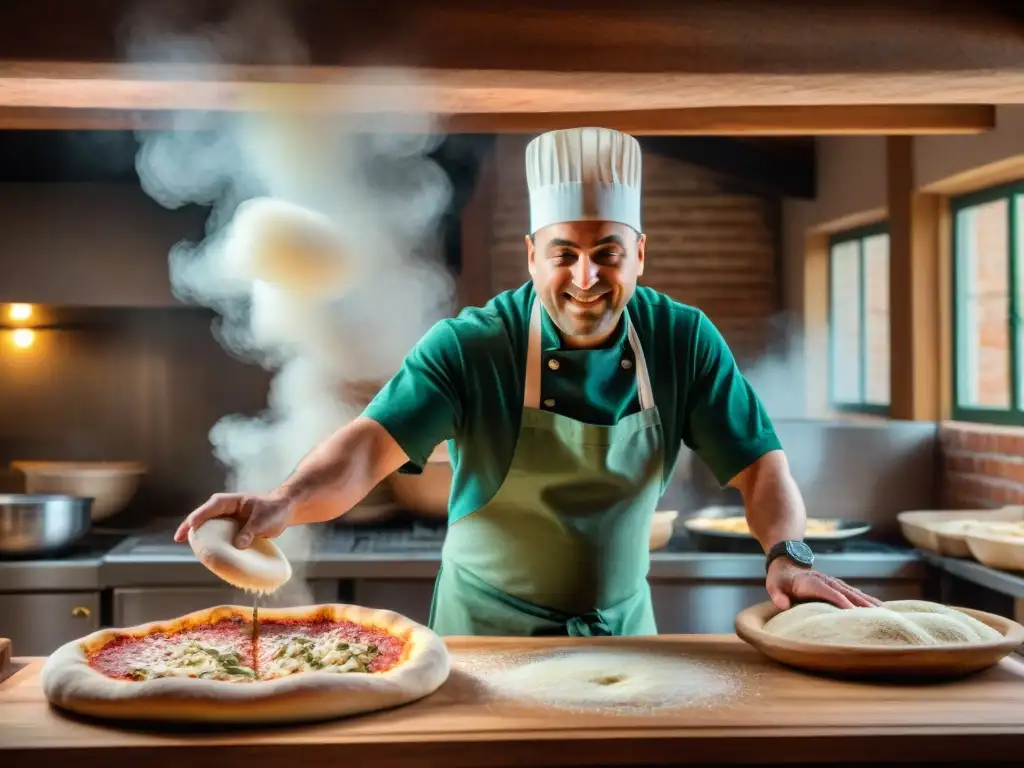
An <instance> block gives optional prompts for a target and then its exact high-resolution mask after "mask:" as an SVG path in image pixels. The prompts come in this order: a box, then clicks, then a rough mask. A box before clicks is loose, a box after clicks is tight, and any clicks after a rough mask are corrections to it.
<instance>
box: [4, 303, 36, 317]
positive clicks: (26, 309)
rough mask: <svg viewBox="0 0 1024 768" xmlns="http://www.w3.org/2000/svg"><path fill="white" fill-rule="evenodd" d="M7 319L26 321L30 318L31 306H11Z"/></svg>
mask: <svg viewBox="0 0 1024 768" xmlns="http://www.w3.org/2000/svg"><path fill="white" fill-rule="evenodd" d="M7 315H8V317H10V318H11V320H15V321H17V320H28V319H29V318H30V317H32V305H31V304H11V308H10V309H9V310H8V311H7Z"/></svg>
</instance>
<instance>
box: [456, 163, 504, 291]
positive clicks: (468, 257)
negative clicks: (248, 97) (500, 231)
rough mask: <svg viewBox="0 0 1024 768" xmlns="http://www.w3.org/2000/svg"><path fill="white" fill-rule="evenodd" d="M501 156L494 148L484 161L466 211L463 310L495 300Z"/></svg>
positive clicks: (460, 283) (464, 224) (460, 276)
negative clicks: (494, 231)
mask: <svg viewBox="0 0 1024 768" xmlns="http://www.w3.org/2000/svg"><path fill="white" fill-rule="evenodd" d="M497 154H498V153H497V151H496V149H495V148H494V147H492V148H491V150H490V151H489V152H488V153H487V155H486V156H485V157H484V158H483V159H482V160H481V161H480V171H479V173H478V175H477V180H476V186H475V187H474V188H473V195H472V196H471V197H470V198H469V200H468V201H467V202H466V205H465V207H463V209H462V271H461V274H460V275H459V303H460V304H461V306H462V307H481V306H483V305H484V304H486V303H487V301H488V300H489V299H490V298H491V240H492V237H491V230H492V225H493V218H494V204H495V199H496V197H497V194H498V172H497V171H498V169H497ZM460 309H461V307H460Z"/></svg>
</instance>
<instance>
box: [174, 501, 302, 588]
mask: <svg viewBox="0 0 1024 768" xmlns="http://www.w3.org/2000/svg"><path fill="white" fill-rule="evenodd" d="M239 528H241V524H240V523H239V522H238V521H237V520H236V519H234V518H231V517H215V518H213V519H212V520H207V521H206V522H205V523H203V524H202V525H200V526H199V527H198V528H193V529H191V530H190V531H189V532H188V543H189V544H191V545H192V551H193V552H195V553H196V557H198V558H199V562H201V563H202V564H203V565H205V566H206V567H207V568H209V569H210V570H211V571H213V572H214V573H215V574H217V576H219V577H220V578H222V579H223V580H224V581H226V582H228V584H232V585H233V586H236V587H238V588H239V589H244V590H247V591H250V592H260V593H269V592H273V591H274V590H276V589H277V588H278V587H280V586H281V585H282V584H284V583H285V582H287V581H288V579H290V578H291V577H292V566H291V564H290V563H289V562H288V559H287V558H286V557H285V556H284V553H283V552H281V550H280V549H279V548H278V546H277V544H275V543H274V542H273V541H271V540H270V539H265V538H261V537H256V538H255V539H253V542H252V544H250V545H249V547H248V548H247V549H239V548H238V547H236V546H235V544H234V539H235V534H237V533H238V530H239Z"/></svg>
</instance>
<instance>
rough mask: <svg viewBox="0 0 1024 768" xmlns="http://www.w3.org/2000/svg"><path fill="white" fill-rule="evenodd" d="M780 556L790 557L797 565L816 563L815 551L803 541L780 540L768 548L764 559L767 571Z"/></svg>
mask: <svg viewBox="0 0 1024 768" xmlns="http://www.w3.org/2000/svg"><path fill="white" fill-rule="evenodd" d="M780 557H788V558H789V559H790V560H792V561H793V562H794V563H796V564H797V565H799V566H801V567H803V568H810V567H811V566H812V565H814V552H812V551H811V548H810V547H809V546H807V544H805V543H804V542H802V541H797V540H795V539H790V540H787V541H780V542H779V543H778V544H776V545H774V546H773V547H772V548H771V549H769V550H768V554H767V555H766V556H765V559H764V569H765V571H767V570H768V569H769V568H770V567H771V564H772V563H773V562H775V560H777V559H778V558H780Z"/></svg>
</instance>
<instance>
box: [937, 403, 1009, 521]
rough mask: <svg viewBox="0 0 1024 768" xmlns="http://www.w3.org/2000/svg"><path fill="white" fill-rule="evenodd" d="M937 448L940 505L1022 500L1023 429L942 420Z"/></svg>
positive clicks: (979, 505) (981, 505) (982, 505)
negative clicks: (939, 470) (939, 469)
mask: <svg viewBox="0 0 1024 768" xmlns="http://www.w3.org/2000/svg"><path fill="white" fill-rule="evenodd" d="M939 451H940V457H939V458H940V466H941V468H942V471H941V472H940V473H939V475H940V478H941V483H942V487H941V489H940V491H941V506H942V507H943V508H951V509H971V508H974V509H985V508H991V507H1001V506H1003V505H1005V504H1024V429H1021V428H1016V427H995V426H992V425H990V424H967V423H963V422H945V423H943V424H941V425H940V426H939Z"/></svg>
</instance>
